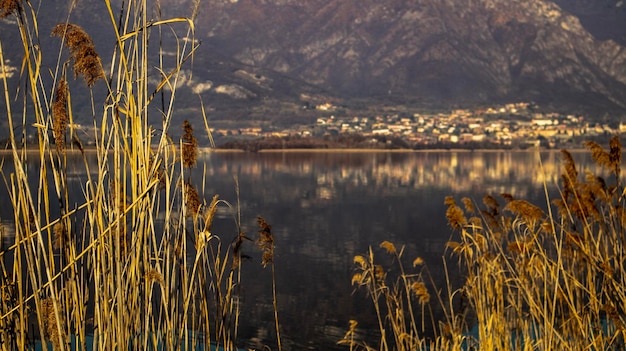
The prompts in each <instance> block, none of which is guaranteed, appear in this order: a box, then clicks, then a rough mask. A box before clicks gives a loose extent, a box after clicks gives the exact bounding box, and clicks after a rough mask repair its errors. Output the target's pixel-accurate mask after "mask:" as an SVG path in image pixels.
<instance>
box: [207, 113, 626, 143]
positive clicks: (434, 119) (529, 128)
mask: <svg viewBox="0 0 626 351" xmlns="http://www.w3.org/2000/svg"><path fill="white" fill-rule="evenodd" d="M315 108H316V110H318V111H319V112H320V115H322V114H324V116H321V117H319V118H317V120H316V122H315V123H314V124H311V125H301V126H295V127H291V128H286V129H281V130H275V129H270V128H261V127H247V128H239V129H214V130H213V133H214V134H215V135H216V136H218V137H219V136H232V137H241V138H244V139H248V140H249V139H251V138H293V137H300V138H320V137H337V136H342V135H359V136H363V137H365V138H367V140H369V141H370V142H371V143H372V144H376V143H380V141H381V140H386V141H387V142H389V140H390V139H392V138H396V139H401V140H403V141H404V142H406V144H407V145H410V146H411V147H413V148H428V147H437V146H445V147H461V148H462V147H472V146H477V145H478V146H482V147H488V148H528V147H546V148H555V147H564V146H572V145H573V144H575V143H577V142H578V141H580V140H586V139H593V138H595V137H602V136H605V135H616V134H621V133H626V123H624V122H621V123H619V124H617V125H611V124H609V123H605V124H602V123H592V122H590V121H588V120H587V119H585V117H584V116H581V115H566V114H560V113H556V112H550V113H545V112H536V111H537V107H536V106H535V105H533V104H531V103H528V102H518V103H511V104H505V105H501V106H494V107H488V108H483V109H477V110H470V109H456V110H452V111H450V112H449V113H441V112H439V113H433V114H426V113H413V114H412V115H406V114H399V113H390V114H384V115H383V114H381V115H375V116H353V117H338V116H335V115H334V114H332V112H333V111H334V110H336V109H337V107H335V106H333V105H332V104H330V103H326V104H322V105H320V106H316V107H315Z"/></svg>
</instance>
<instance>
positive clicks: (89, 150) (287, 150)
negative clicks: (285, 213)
mask: <svg viewBox="0 0 626 351" xmlns="http://www.w3.org/2000/svg"><path fill="white" fill-rule="evenodd" d="M561 150H562V149H547V148H527V149H493V148H484V149H480V148H476V149H469V148H432V149H428V148H425V149H374V148H373V149H368V148H285V149H260V150H256V151H248V150H243V149H231V148H212V147H200V148H199V149H198V151H199V153H200V154H210V153H250V154H255V153H257V154H261V153H429V152H467V153H472V152H493V153H495V152H537V151H540V152H550V151H552V152H554V151H556V152H559V151H561ZM566 150H567V151H569V152H580V151H588V150H587V149H585V148H584V147H578V148H566ZM23 151H25V152H26V153H27V154H39V149H35V148H27V149H25V150H23V149H19V150H18V151H17V152H18V153H21V152H23ZM97 151H98V150H97V149H96V148H93V147H89V148H84V149H83V151H82V152H84V153H86V154H95V153H97ZM64 152H65V153H66V154H70V155H78V154H81V150H78V149H66V150H65V151H64ZM109 152H113V150H109ZM55 153H56V150H53V154H55ZM11 155H13V151H12V150H11V149H0V156H11Z"/></svg>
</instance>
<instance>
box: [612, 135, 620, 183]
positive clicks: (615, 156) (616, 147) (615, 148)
mask: <svg viewBox="0 0 626 351" xmlns="http://www.w3.org/2000/svg"><path fill="white" fill-rule="evenodd" d="M609 149H610V150H609V162H610V165H611V170H612V171H613V174H615V176H617V177H619V176H620V174H621V168H620V163H621V162H622V143H621V142H620V140H619V136H617V135H616V136H614V137H612V138H611V141H610V142H609Z"/></svg>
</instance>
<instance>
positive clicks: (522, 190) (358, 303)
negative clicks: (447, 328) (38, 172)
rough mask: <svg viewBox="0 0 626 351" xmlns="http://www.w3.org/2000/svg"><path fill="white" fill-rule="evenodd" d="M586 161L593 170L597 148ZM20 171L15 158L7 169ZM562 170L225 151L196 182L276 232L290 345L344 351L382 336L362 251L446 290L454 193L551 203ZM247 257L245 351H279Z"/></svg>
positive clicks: (519, 163) (230, 229) (433, 156)
mask: <svg viewBox="0 0 626 351" xmlns="http://www.w3.org/2000/svg"><path fill="white" fill-rule="evenodd" d="M574 157H575V159H576V160H577V162H578V165H579V166H581V167H585V168H591V162H590V159H589V157H588V155H587V154H586V153H574ZM11 165H12V164H11V162H8V163H7V162H6V161H5V164H4V166H3V172H4V173H5V174H8V173H10V172H11V169H10V167H11ZM560 167H561V155H560V153H558V152H541V153H540V152H531V151H526V152H510V151H507V152H415V153H409V152H406V153H405V152H402V153H400V152H397V153H390V152H374V153H367V152H341V153H339V152H286V153H279V152H276V153H255V154H252V153H220V152H218V153H207V154H205V155H204V156H203V157H202V159H201V160H200V162H199V166H198V167H197V168H196V169H195V170H194V172H195V173H194V174H193V178H192V179H193V180H194V183H195V185H196V186H197V187H198V188H199V189H200V191H201V192H203V193H204V198H205V199H206V200H207V202H208V201H210V199H211V197H212V196H213V195H214V194H219V195H220V198H221V199H224V200H227V201H229V202H230V203H232V204H233V205H236V204H237V203H239V208H240V211H241V225H242V229H243V231H245V232H246V233H248V234H249V236H251V237H256V233H257V231H258V227H257V224H256V218H257V216H262V217H264V218H265V219H266V220H267V221H268V222H269V223H270V224H271V225H272V229H273V232H274V236H275V243H276V257H275V265H276V281H277V290H278V306H279V320H280V325H281V333H282V337H283V346H284V349H291V350H302V349H311V350H329V349H340V350H341V349H347V348H339V347H337V346H336V345H335V344H336V342H337V340H339V339H340V338H341V337H342V336H343V334H344V332H345V331H346V330H347V326H348V321H349V320H350V319H356V320H358V321H359V322H360V326H362V327H363V328H364V329H363V330H364V333H365V334H370V337H371V338H373V339H375V335H374V333H373V332H369V333H368V331H367V330H368V329H367V328H368V327H370V326H373V325H374V324H373V323H374V320H373V317H374V314H373V309H372V307H371V303H370V302H368V300H367V298H366V296H365V293H364V291H355V290H354V288H353V287H352V286H351V284H350V280H351V277H352V274H353V273H354V270H353V268H354V266H353V257H354V256H355V255H357V254H363V253H365V252H366V251H367V250H368V247H369V246H373V247H374V248H375V249H376V250H375V252H376V253H377V254H379V255H381V257H384V254H383V252H381V251H380V249H379V248H378V245H379V244H380V242H382V241H383V240H389V241H391V242H393V243H395V244H396V245H397V246H398V247H399V246H401V245H405V246H406V252H405V257H406V258H407V260H408V262H411V261H412V260H413V258H415V257H417V256H421V257H423V258H424V260H425V261H426V263H427V265H428V266H429V268H430V271H431V272H432V274H433V276H434V278H435V280H436V281H437V282H441V283H442V282H443V281H444V274H443V268H442V267H443V265H442V263H441V262H442V255H443V254H444V244H445V242H446V241H448V240H449V239H450V237H451V235H453V233H452V231H451V229H450V227H449V226H448V225H447V222H446V218H445V210H446V207H445V206H444V203H443V201H444V198H445V197H446V196H448V195H452V196H454V197H455V198H457V199H461V198H462V197H469V198H471V199H473V200H474V201H476V202H477V203H481V199H482V197H483V196H484V195H485V194H492V195H497V194H500V193H510V194H512V195H514V196H515V197H516V198H523V199H527V200H530V201H532V202H534V203H536V204H545V203H546V200H545V190H544V184H547V185H548V187H549V192H550V193H551V196H556V194H557V193H556V190H555V185H556V184H557V182H558V178H559V174H560ZM31 168H35V169H36V167H35V166H32V167H31ZM73 177H74V182H75V183H74V185H73V187H74V188H73V189H74V190H73V191H80V185H79V184H81V182H82V183H84V182H85V175H84V174H80V172H77V173H76V174H74V175H73ZM203 179H204V181H203ZM202 183H203V184H202ZM237 184H238V185H237ZM237 187H238V189H239V197H238V196H237V190H236V189H237ZM202 188H203V190H202ZM0 189H1V190H3V191H5V190H4V185H2V188H0ZM0 199H2V198H1V197H0ZM1 201H2V206H0V217H1V219H2V221H3V223H4V224H5V225H6V226H7V227H8V228H10V226H11V224H10V218H11V214H12V212H11V209H10V208H7V207H8V206H6V205H5V202H8V201H6V200H1ZM235 217H236V216H234V214H233V213H221V215H220V216H219V217H218V219H217V220H216V223H215V224H214V234H216V235H218V236H220V237H221V238H222V239H223V240H227V241H229V240H232V239H234V238H235V236H236V234H237V230H236V228H235V226H234V219H233V218H235ZM5 240H7V239H6V237H5ZM244 253H245V254H247V255H249V256H251V259H250V260H248V261H246V262H245V263H244V268H243V274H244V275H243V284H242V299H241V308H242V316H241V318H242V322H241V327H240V333H239V338H240V347H243V348H246V347H256V348H260V346H262V345H264V344H267V345H270V346H273V345H275V337H274V334H273V333H274V322H273V307H272V294H271V271H270V269H269V267H268V268H266V269H263V267H262V266H261V265H260V253H259V252H258V251H257V250H256V248H254V247H253V246H252V245H250V246H249V247H248V248H247V252H244ZM452 269H454V266H452ZM453 275H454V274H453Z"/></svg>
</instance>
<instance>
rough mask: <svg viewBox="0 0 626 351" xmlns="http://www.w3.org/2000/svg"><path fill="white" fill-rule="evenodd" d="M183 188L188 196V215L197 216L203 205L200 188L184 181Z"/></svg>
mask: <svg viewBox="0 0 626 351" xmlns="http://www.w3.org/2000/svg"><path fill="white" fill-rule="evenodd" d="M183 190H184V191H185V196H186V199H185V204H186V205H187V217H195V216H197V215H198V213H199V212H200V206H201V205H202V202H201V201H200V195H198V190H196V188H195V187H194V186H193V185H191V184H190V183H188V182H185V183H184V188H183Z"/></svg>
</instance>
